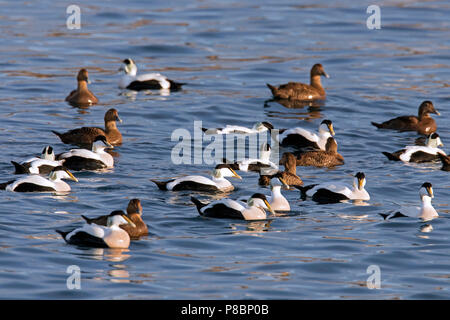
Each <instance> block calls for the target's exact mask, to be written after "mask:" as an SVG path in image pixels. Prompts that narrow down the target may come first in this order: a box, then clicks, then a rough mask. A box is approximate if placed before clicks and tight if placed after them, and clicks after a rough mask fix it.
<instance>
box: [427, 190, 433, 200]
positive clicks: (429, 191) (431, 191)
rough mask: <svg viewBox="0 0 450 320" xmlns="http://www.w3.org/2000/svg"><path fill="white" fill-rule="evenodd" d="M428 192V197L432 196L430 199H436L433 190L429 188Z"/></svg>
mask: <svg viewBox="0 0 450 320" xmlns="http://www.w3.org/2000/svg"><path fill="white" fill-rule="evenodd" d="M427 192H428V195H429V196H430V198H434V194H433V188H430V187H429V188H427Z"/></svg>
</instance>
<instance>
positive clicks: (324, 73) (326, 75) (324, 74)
mask: <svg viewBox="0 0 450 320" xmlns="http://www.w3.org/2000/svg"><path fill="white" fill-rule="evenodd" d="M322 75H323V76H324V77H325V78H330V76H329V75H328V73H326V72H325V71H324V72H323V73H322Z"/></svg>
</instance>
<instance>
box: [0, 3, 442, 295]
mask: <svg viewBox="0 0 450 320" xmlns="http://www.w3.org/2000/svg"><path fill="white" fill-rule="evenodd" d="M77 4H78V5H79V6H80V8H81V29H79V30H69V29H67V28H66V19H67V17H68V15H67V14H66V7H67V5H68V4H66V3H60V2H55V1H39V2H22V1H1V2H0V10H1V11H0V16H1V19H0V32H1V34H2V45H1V49H0V61H1V62H0V70H1V72H0V118H1V126H0V127H1V128H0V138H1V141H2V142H1V143H0V182H4V181H8V180H10V179H12V178H13V167H12V165H11V164H10V161H11V160H16V161H17V160H22V159H25V158H28V157H29V156H32V155H37V154H39V153H40V151H41V150H42V149H43V147H44V146H45V145H48V144H50V145H52V146H53V147H54V148H55V150H56V152H58V153H59V152H62V151H65V150H68V149H69V148H70V146H68V145H64V144H62V143H61V142H60V141H59V139H58V138H57V137H56V136H54V135H53V134H52V133H51V130H59V131H64V130H68V129H72V128H75V127H80V126H102V124H103V115H104V113H105V111H106V110H107V109H109V108H111V107H114V108H116V109H117V110H118V111H119V115H120V116H121V118H122V119H123V120H124V122H123V123H122V124H121V125H120V126H119V128H120V130H121V132H122V134H123V136H124V143H123V145H122V146H120V147H117V148H116V149H115V152H116V158H115V161H116V165H115V168H114V169H113V170H110V171H107V172H104V173H95V172H78V173H75V175H76V176H77V177H78V179H79V182H78V183H74V182H69V183H70V184H71V187H72V192H71V193H70V194H68V195H65V196H57V195H52V194H16V193H9V192H5V191H3V192H0V298H4V299H5V298H15V299H16V298H17V299H79V298H83V299H448V298H450V292H449V288H450V281H449V279H450V271H449V270H450V268H449V267H450V251H449V250H450V243H449V240H450V236H449V235H450V220H449V210H450V209H449V203H448V199H449V198H450V189H449V188H450V185H449V179H448V177H449V176H448V172H443V171H441V170H439V168H440V165H439V164H426V165H404V164H401V163H394V162H389V161H387V159H386V158H385V157H384V156H383V155H382V154H381V152H382V151H395V150H398V149H400V148H402V147H404V146H405V145H410V144H414V142H415V139H416V138H418V135H416V134H415V133H414V132H404V133H399V132H395V131H383V130H377V129H376V128H375V127H373V126H371V125H370V121H383V120H387V119H389V118H392V117H394V116H397V115H403V114H416V112H417V108H418V106H419V104H420V103H421V102H422V101H423V100H432V101H433V103H434V105H435V107H436V108H437V110H439V111H440V112H441V114H442V115H441V116H440V117H435V118H436V121H437V124H438V133H439V134H440V136H441V138H442V140H443V143H444V144H445V147H444V150H448V149H446V148H447V146H448V145H450V138H449V136H450V129H449V128H448V123H449V120H450V113H449V108H448V104H449V102H450V90H449V82H448V79H449V77H450V70H449V67H450V61H449V55H448V53H449V48H450V41H449V40H450V37H449V35H450V23H449V20H448V17H449V16H450V5H449V3H448V2H446V1H429V2H425V3H422V2H421V1H408V2H406V3H405V2H400V1H385V2H381V3H378V5H380V7H381V23H382V24H381V29H380V30H369V29H368V28H367V27H366V19H367V18H368V16H369V14H367V13H366V9H367V6H369V5H370V4H373V3H372V2H370V1H366V2H364V1H363V2H360V1H357V2H355V1H349V0H346V1H338V2H336V3H333V4H330V3H328V2H327V1H319V2H318V1H310V2H298V1H283V2H274V1H266V0H262V1H257V2H255V1H239V2H236V3H228V2H223V1H214V0H208V1H190V2H186V1H166V2H161V1H126V2H123V1H118V0H112V1H105V2H103V1H102V2H98V3H92V1H77ZM125 58H133V59H134V60H135V61H136V63H137V64H138V67H139V70H140V71H141V72H152V71H157V72H161V73H163V74H165V75H167V76H168V77H169V78H172V79H174V80H178V81H181V82H186V83H187V85H186V86H185V87H184V90H182V91H181V92H177V93H172V94H170V95H169V96H164V95H160V94H159V93H158V92H151V93H150V92H140V93H139V94H137V95H123V94H121V91H120V90H119V89H118V87H117V84H118V80H119V74H118V73H117V69H118V68H119V66H120V63H121V61H122V60H123V59H125ZM317 62H320V63H322V64H323V66H324V68H325V70H326V72H327V73H328V74H330V76H331V77H330V79H324V80H323V84H324V86H325V89H326V91H327V93H328V96H327V100H326V102H325V104H324V105H322V106H320V107H318V108H317V107H315V108H309V107H304V108H286V107H284V106H282V105H280V104H277V103H276V102H267V101H266V100H268V99H270V91H269V90H268V89H267V88H266V86H265V84H266V83H267V82H269V83H272V84H281V83H286V82H288V81H303V82H307V81H308V74H309V70H310V68H311V66H312V65H313V64H314V63H317ZM82 67H85V68H87V69H88V71H89V74H90V78H91V81H92V83H91V84H90V89H91V90H92V91H93V92H94V93H95V94H96V95H97V97H98V98H99V100H100V103H99V104H98V105H95V106H92V107H90V108H88V109H78V108H73V107H71V106H69V105H68V104H66V103H65V101H64V98H65V97H66V95H67V94H68V93H69V92H70V91H71V90H73V89H74V88H75V86H76V81H75V75H76V73H77V72H78V70H79V69H80V68H82ZM322 119H331V120H332V121H333V123H334V126H335V131H336V139H337V141H338V144H339V152H340V153H341V154H342V155H343V156H344V158H345V165H343V166H341V167H339V168H336V169H317V168H305V167H298V170H297V172H298V174H299V175H300V176H301V177H302V179H303V180H304V182H305V183H306V184H310V183H317V182H324V181H328V180H332V179H333V180H340V181H344V182H350V183H351V180H352V175H353V174H354V173H355V172H357V171H364V172H365V174H366V176H367V185H366V189H367V190H368V192H369V193H370V194H371V200H370V201H368V204H367V205H365V206H357V205H354V204H352V203H341V204H333V205H317V204H315V203H314V202H312V201H310V200H307V201H302V200H300V197H299V193H298V191H283V193H284V194H285V195H286V197H287V198H288V199H289V201H290V203H291V207H292V209H293V210H292V211H291V212H290V213H289V214H286V215H282V216H278V217H275V218H273V219H271V220H269V221H264V222H261V221H260V222H244V221H231V220H213V219H203V218H201V217H199V216H198V214H197V211H196V209H195V207H194V206H193V205H192V203H191V202H190V200H189V197H190V195H191V193H190V192H180V193H170V192H163V191H159V190H158V189H157V188H156V186H155V185H154V184H153V183H152V182H150V180H149V179H166V178H170V177H176V176H182V175H185V174H190V173H193V174H205V175H207V174H208V173H209V172H210V171H211V168H212V167H211V165H206V164H197V165H174V164H173V163H172V162H171V150H172V148H173V147H174V146H175V145H176V143H177V142H173V141H171V134H172V132H173V131H174V130H175V129H178V128H182V129H186V130H188V131H189V132H191V133H192V132H193V126H194V121H199V120H201V121H202V122H203V125H204V126H206V127H220V126H223V125H225V124H237V125H245V126H252V125H253V124H254V123H255V122H256V121H261V120H268V121H270V122H271V123H272V124H274V125H275V127H278V128H289V127H294V126H302V127H305V128H308V129H311V130H316V129H317V127H318V125H319V123H320V122H321V121H322ZM242 177H243V180H242V181H236V180H232V182H233V183H234V185H235V186H236V188H237V189H236V190H235V191H234V192H233V193H232V194H230V195H229V196H231V197H239V196H242V195H248V194H249V193H253V192H263V193H266V194H268V193H269V190H268V189H267V188H262V187H259V186H258V185H257V175H255V174H252V173H242ZM425 181H429V182H431V183H432V184H433V186H434V191H435V198H434V199H433V205H434V206H435V208H436V209H437V211H438V212H439V214H440V217H439V218H438V219H435V220H433V221H431V222H428V223H427V224H428V225H430V226H431V227H432V231H431V232H424V231H426V230H429V228H428V229H423V227H424V223H422V222H420V221H416V220H414V219H400V221H387V222H386V221H383V220H382V218H381V217H380V216H379V215H378V213H383V212H392V211H394V210H397V209H399V208H400V207H401V206H412V205H419V203H420V200H419V196H418V189H419V187H420V185H421V184H422V183H423V182H425ZM198 196H199V197H200V198H202V199H203V200H205V201H208V199H212V197H210V196H208V195H203V194H199V195H198ZM132 198H139V199H141V201H142V204H143V207H144V215H143V218H144V220H145V222H146V223H147V224H148V225H149V230H150V234H149V236H148V237H145V238H143V239H141V240H139V241H134V242H132V244H131V246H130V248H129V249H128V250H111V249H81V248H78V247H74V246H70V245H67V244H65V243H64V241H63V240H62V239H61V237H60V236H59V235H58V234H57V233H56V232H55V231H54V230H55V229H57V228H66V227H70V226H79V225H81V224H82V219H81V218H80V214H85V215H88V216H96V215H101V214H106V213H109V212H111V211H112V210H116V209H125V207H126V205H127V203H128V201H129V200H130V199H132ZM70 265H77V266H79V268H80V270H81V289H79V290H77V289H75V290H69V289H68V288H67V286H66V281H67V279H68V277H69V274H68V273H66V270H67V267H68V266H70ZM371 265H376V266H378V267H379V268H380V271H381V289H372V290H371V289H368V288H367V286H366V281H367V279H368V277H369V276H370V274H368V273H367V272H366V270H367V268H368V267H369V266H371Z"/></svg>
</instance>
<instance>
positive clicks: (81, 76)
mask: <svg viewBox="0 0 450 320" xmlns="http://www.w3.org/2000/svg"><path fill="white" fill-rule="evenodd" d="M77 81H78V88H77V90H73V91H72V92H70V93H69V95H68V96H67V97H66V101H67V102H69V103H70V104H71V105H73V106H90V105H93V104H96V103H97V102H98V99H97V97H96V96H95V95H94V94H93V93H92V92H91V91H89V89H88V86H87V85H88V83H90V82H89V78H88V72H87V70H86V69H81V70H80V71H79V72H78V75H77Z"/></svg>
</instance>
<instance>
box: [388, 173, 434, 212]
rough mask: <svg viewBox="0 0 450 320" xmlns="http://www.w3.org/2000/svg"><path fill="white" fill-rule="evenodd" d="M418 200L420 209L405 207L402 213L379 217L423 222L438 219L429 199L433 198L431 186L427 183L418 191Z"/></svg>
mask: <svg viewBox="0 0 450 320" xmlns="http://www.w3.org/2000/svg"><path fill="white" fill-rule="evenodd" d="M419 195H420V200H421V201H422V205H421V206H420V207H413V208H410V207H407V208H403V209H402V212H396V213H394V214H384V213H380V215H381V216H382V217H383V218H384V219H385V220H386V219H394V218H401V217H412V218H419V219H422V220H424V221H429V220H432V219H434V218H437V217H439V214H438V213H437V212H436V210H435V209H434V208H433V205H432V204H431V199H432V198H434V194H433V186H432V185H431V183H429V182H425V183H424V184H422V186H421V187H420V190H419Z"/></svg>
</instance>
